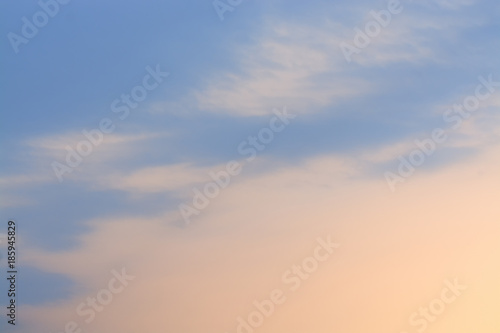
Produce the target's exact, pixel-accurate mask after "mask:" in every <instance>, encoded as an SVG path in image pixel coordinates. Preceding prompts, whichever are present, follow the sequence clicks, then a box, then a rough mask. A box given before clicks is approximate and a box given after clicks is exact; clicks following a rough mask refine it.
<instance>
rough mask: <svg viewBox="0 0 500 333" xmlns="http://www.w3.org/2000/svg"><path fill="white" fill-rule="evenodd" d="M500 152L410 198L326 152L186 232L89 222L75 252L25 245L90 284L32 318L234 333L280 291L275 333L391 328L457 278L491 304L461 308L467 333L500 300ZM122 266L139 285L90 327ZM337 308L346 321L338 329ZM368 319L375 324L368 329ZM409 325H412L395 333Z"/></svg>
mask: <svg viewBox="0 0 500 333" xmlns="http://www.w3.org/2000/svg"><path fill="white" fill-rule="evenodd" d="M499 153H500V147H499V146H498V145H496V146H494V147H493V146H491V147H489V148H488V149H487V150H485V151H483V152H482V153H481V154H480V155H478V156H475V157H474V158H473V159H468V160H467V161H463V162H462V163H459V164H456V165H453V166H449V167H446V168H442V169H440V170H437V171H435V172H433V173H428V174H422V175H419V176H415V177H418V178H419V181H418V182H411V183H408V184H405V189H404V191H401V192H400V193H398V195H393V194H392V193H391V192H390V191H389V190H388V189H387V187H386V185H385V183H384V181H383V180H382V179H380V180H377V179H362V178H358V177H353V175H354V176H355V175H356V174H357V172H356V171H355V170H353V169H352V166H351V165H349V164H348V163H345V162H344V161H343V160H342V159H339V158H338V157H332V156H323V157H320V158H316V159H313V160H309V161H307V162H306V163H304V164H302V165H299V166H294V167H283V168H281V169H280V170H274V171H271V172H266V173H264V174H260V175H256V176H255V177H249V178H247V179H244V180H243V181H241V182H238V183H236V184H234V185H232V186H230V187H228V189H227V190H226V191H225V192H224V194H221V196H220V197H218V198H217V200H216V202H214V203H213V204H212V206H211V209H210V211H209V212H206V214H203V215H202V216H200V220H199V222H198V223H196V224H194V225H192V226H191V227H190V228H187V229H176V228H171V227H169V222H170V221H172V220H173V219H174V218H175V216H174V214H171V213H170V212H164V213H159V214H158V215H157V217H149V218H141V217H137V218H131V217H119V216H117V217H116V218H106V219H95V220H92V221H89V226H90V227H91V232H89V233H88V234H85V235H82V236H80V237H78V238H77V241H76V242H75V247H74V248H73V249H71V250H67V251H61V252H49V251H44V250H40V249H34V248H30V249H25V255H24V257H25V260H26V264H30V265H35V266H37V267H39V268H40V269H43V270H46V271H50V272H56V273H60V274H64V275H67V276H69V277H71V278H72V279H73V280H74V281H75V282H76V283H77V285H78V286H79V288H77V289H75V291H74V293H73V294H72V295H70V296H68V298H67V299H61V300H58V301H57V302H52V303H48V304H43V305H40V306H29V307H24V308H23V313H25V318H26V319H25V320H27V321H29V322H30V325H32V326H33V327H35V326H36V327H37V328H38V329H45V330H47V331H51V330H52V331H57V330H62V329H63V327H64V324H65V323H66V322H67V321H69V320H75V321H77V322H78V323H81V325H82V327H84V328H85V331H86V332H90V333H94V332H103V331H116V332H118V331H119V332H124V333H132V332H137V331H139V330H142V331H148V332H157V331H164V330H169V331H182V332H186V333H194V332H199V331H204V332H209V333H212V332H213V333H216V332H233V331H236V318H237V317H238V316H243V317H245V316H247V315H248V314H249V313H250V312H251V311H253V310H254V307H253V305H252V303H253V302H254V300H259V301H261V300H263V299H264V298H266V297H268V295H269V292H270V291H271V290H272V289H275V288H281V289H283V290H284V291H286V295H287V301H286V303H285V304H284V305H283V306H281V307H279V308H278V309H277V310H276V314H274V315H273V316H272V317H270V318H269V319H268V320H267V319H266V321H265V324H264V325H263V326H262V327H261V328H260V330H261V331H262V332H264V333H267V332H294V333H295V332H300V331H302V330H303V328H304V325H305V327H314V328H315V330H316V331H318V332H322V331H325V332H327V331H329V330H330V329H331V328H332V326H333V327H334V328H336V329H340V328H344V330H346V331H348V330H349V329H350V328H352V330H351V331H366V330H370V331H373V332H380V333H382V332H387V331H388V327H389V328H393V325H394V326H396V327H397V326H398V324H401V325H407V323H406V322H405V320H406V319H407V318H408V316H409V315H410V313H411V312H412V311H416V310H417V309H418V307H419V306H422V305H423V304H424V303H422V302H424V301H426V300H428V299H429V300H430V299H432V298H434V297H435V295H434V293H435V290H436V286H438V287H439V286H440V284H441V283H442V281H443V280H444V279H446V278H450V277H451V278H453V277H454V276H456V275H458V276H459V277H460V279H461V280H462V281H467V284H468V285H473V286H474V288H479V289H478V290H481V296H474V295H470V296H468V298H467V300H464V302H463V303H461V304H459V303H457V305H456V307H455V306H454V309H453V313H452V314H449V316H447V317H446V318H447V319H444V318H443V320H444V322H443V325H445V326H444V327H443V328H442V329H439V328H437V329H438V331H439V332H446V331H447V329H448V328H447V325H450V324H452V323H453V324H455V328H456V327H462V326H461V325H458V324H456V323H460V322H461V321H462V318H463V316H462V315H461V314H463V313H467V311H469V309H470V308H473V307H476V306H479V305H480V304H484V302H485V301H486V302H490V303H491V302H495V300H496V299H498V297H499V296H500V295H498V292H497V291H494V292H493V291H492V290H497V289H495V288H494V286H496V283H497V281H496V280H494V279H490V280H488V281H489V282H486V280H485V279H484V276H485V275H484V274H485V272H486V271H487V270H488V269H489V270H490V271H489V273H490V274H498V270H496V271H495V270H491V262H492V260H493V259H495V260H498V253H500V252H499V251H498V250H499V249H498V242H497V238H498V234H499V233H500V230H499V229H498V223H497V222H498V216H499V214H500V213H499V212H498V209H495V208H493V207H496V206H495V200H496V196H495V195H494V193H496V191H497V189H498V186H500V179H499V178H498V176H497V175H498V172H497V170H496V169H497V166H498V163H499V156H500V154H499ZM479 171H480V173H478V172H479ZM464 188H467V191H463V189H464ZM470 193H474V195H472V196H471V195H470ZM326 234H332V235H333V236H334V237H335V239H338V240H339V241H340V243H341V244H342V246H341V249H340V250H339V252H338V253H336V254H335V256H336V257H335V258H333V259H332V261H331V262H327V263H324V264H323V265H324V266H322V267H320V269H319V270H318V271H317V272H316V273H314V274H313V275H312V276H311V277H310V278H308V279H307V280H304V282H303V287H301V288H303V289H300V290H299V291H297V292H296V293H293V292H291V291H289V285H286V284H284V283H283V281H282V279H281V276H282V273H283V272H284V271H285V270H286V269H287V268H289V267H290V266H291V265H293V264H297V263H300V262H301V260H302V259H303V258H305V257H306V256H307V255H309V252H310V251H311V247H312V246H313V245H314V240H315V239H316V237H318V236H323V235H326ZM471 235H474V237H472V238H471ZM123 266H124V267H126V270H127V272H128V273H129V274H131V275H134V276H136V279H135V280H134V281H133V282H132V283H131V284H130V286H129V287H127V289H126V290H125V291H124V292H123V293H121V294H119V295H117V296H116V299H115V300H114V301H113V302H112V303H111V304H109V305H108V306H106V308H105V310H104V311H102V312H100V313H98V314H97V317H96V320H95V321H93V322H92V323H90V324H88V325H87V324H84V323H82V322H83V318H82V317H78V316H77V315H76V314H75V308H76V306H77V305H78V304H79V303H80V302H82V301H85V300H86V298H87V297H88V296H94V297H95V294H96V293H97V292H98V291H99V290H100V289H102V288H103V287H105V286H106V284H107V281H108V280H109V278H110V271H111V270H112V269H120V268H121V267H123ZM394 267H397V268H398V269H394ZM487 267H490V268H487ZM423 270H425V271H426V272H427V274H424V275H423V274H421V272H422V271H423ZM486 276H488V275H486ZM367 281H370V283H368V282H367ZM485 283H486V285H485ZM374 285H376V286H377V288H373V286H374ZM478 292H479V291H478ZM305 304H307V306H304V305H305ZM381 307H382V308H383V309H384V311H379V309H380V308H381ZM373 312H375V314H374V313H373ZM331 313H334V314H338V313H342V315H341V316H340V315H335V317H334V320H333V321H332V319H331ZM360 316H361V317H363V318H365V319H366V320H364V321H362V322H360V321H358V320H355V318H359V317H360ZM449 320H451V323H449V322H447V321H449ZM396 329H400V330H403V329H405V327H397V328H393V329H392V330H391V331H394V330H396ZM457 332H458V333H465V332H467V330H466V329H461V330H459V331H457Z"/></svg>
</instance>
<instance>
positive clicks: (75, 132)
mask: <svg viewBox="0 0 500 333" xmlns="http://www.w3.org/2000/svg"><path fill="white" fill-rule="evenodd" d="M401 6H402V7H403V8H404V9H403V11H402V12H401V13H399V14H395V15H393V16H392V19H391V22H390V24H389V25H388V26H387V27H383V28H382V29H381V32H380V34H378V35H377V36H375V37H373V38H372V41H371V43H370V45H368V46H367V47H366V48H364V49H362V50H361V51H360V53H359V54H356V55H354V56H353V60H352V61H351V62H348V61H346V59H345V58H344V55H343V54H342V50H341V48H340V47H339V45H340V43H342V42H347V43H351V44H352V40H353V38H354V36H355V32H354V30H353V29H354V28H355V27H360V28H363V27H364V25H365V24H366V22H368V21H370V20H372V17H371V16H370V11H372V10H375V11H380V10H384V9H386V8H387V1H370V2H369V1H351V2H331V1H320V0H315V1H309V2H303V1H296V0H293V1H279V0H273V1H243V2H242V3H241V4H240V5H238V6H236V7H235V8H234V11H232V12H226V13H224V20H223V21H221V20H220V19H219V16H218V15H217V13H216V11H215V10H214V7H213V5H212V3H211V1H200V0H191V1H176V2H174V1H125V2H123V1H121V2H118V1H108V2H105V3H97V2H93V1H91V2H88V1H87V2H81V1H80V2H79V1H71V2H69V3H68V4H66V5H59V12H58V13H57V14H56V15H55V16H54V17H52V18H50V20H49V22H48V24H47V25H45V26H43V27H41V28H40V30H39V32H38V34H37V35H36V36H35V37H33V38H32V39H30V41H29V42H28V43H27V44H25V45H20V47H19V52H18V53H15V52H14V50H13V47H12V45H11V43H10V42H9V39H8V38H7V37H6V36H7V34H8V33H9V32H14V33H16V34H21V27H22V24H23V22H22V17H23V16H26V17H28V18H29V19H31V18H32V16H33V14H35V13H36V12H38V11H40V7H39V5H38V4H37V2H36V1H23V2H5V1H4V2H2V3H0V12H1V13H2V14H1V15H2V19H1V20H0V30H1V32H2V35H3V36H5V37H4V38H2V41H1V42H0V50H1V52H2V76H1V79H0V80H1V81H0V82H1V83H0V84H1V90H2V99H1V103H2V110H3V114H2V127H1V131H0V142H1V148H2V151H3V152H4V153H3V156H2V168H1V169H0V179H1V184H2V189H1V191H2V192H1V199H2V206H1V210H0V215H1V220H4V221H6V220H8V219H15V220H16V221H18V224H19V226H20V227H19V230H20V235H19V238H20V247H21V250H20V251H19V253H20V256H22V253H23V251H26V253H27V257H29V258H30V259H29V260H28V259H27V260H26V262H25V263H24V264H23V267H22V268H21V269H22V272H23V273H24V274H23V275H22V277H21V280H20V282H19V283H20V288H24V290H25V291H24V292H23V294H22V296H20V299H19V301H20V303H21V305H29V306H32V307H34V308H35V309H34V310H33V308H30V310H29V311H28V312H27V313H30V314H32V316H33V317H32V318H38V317H37V316H38V314H35V313H37V312H36V311H37V310H36V307H37V306H43V305H44V304H47V303H50V304H54V303H51V302H55V303H57V302H64V301H65V300H68V299H70V298H71V297H73V296H74V295H75V294H78V293H79V292H80V291H81V289H80V288H82V284H85V283H84V282H82V281H77V279H76V280H75V277H74V276H71V274H67V272H66V273H65V272H64V269H61V268H57V267H56V266H57V265H55V264H53V265H52V264H51V265H49V267H44V264H43V263H38V264H37V263H35V262H34V259H33V258H36V255H35V254H36V253H37V252H40V253H43V254H44V255H45V256H46V257H45V258H48V257H50V256H54V257H58V255H68V256H69V255H70V254H71V253H75V252H78V251H84V250H85V248H84V247H83V248H82V246H83V245H82V243H81V242H82V239H87V238H86V237H91V236H89V235H93V234H94V233H98V230H99V228H97V227H96V224H95V223H97V224H99V223H100V222H95V221H103V222H102V224H103V225H107V224H106V222H104V221H108V220H113V221H114V220H115V219H117V220H120V219H122V218H123V219H138V220H139V219H144V220H146V221H157V220H164V226H162V228H163V227H164V228H166V230H163V229H162V232H165V233H167V234H169V233H170V234H172V235H177V233H179V232H180V231H182V230H184V229H186V230H184V232H187V233H189V232H192V233H195V234H196V237H198V236H199V235H198V233H199V234H201V235H203V234H204V235H211V232H212V231H213V230H211V229H210V227H209V224H208V222H207V223H206V226H205V227H201V228H202V229H201V230H199V229H198V228H200V226H199V225H200V224H203V221H204V217H203V216H204V215H203V214H205V212H202V214H201V216H200V218H199V219H198V220H199V221H198V222H197V223H196V224H194V225H192V226H189V227H186V228H179V227H178V222H179V220H180V219H181V217H180V215H179V213H178V209H177V207H178V205H179V204H181V203H183V202H186V201H188V202H189V200H190V199H191V196H192V194H191V189H192V188H193V187H194V186H202V185H203V184H204V181H206V179H207V178H208V177H207V173H208V171H209V170H219V169H220V166H221V165H225V164H226V163H227V161H229V160H238V161H240V160H242V156H241V155H240V154H239V153H238V149H237V147H238V145H239V143H241V142H242V141H244V140H246V138H247V137H248V136H249V135H255V134H256V133H258V132H259V130H260V129H261V128H263V127H265V126H267V124H268V123H269V119H271V117H272V116H273V110H275V109H279V110H283V109H285V108H286V109H287V110H288V111H289V112H290V113H291V114H294V115H296V116H297V117H296V118H295V119H294V120H293V121H292V122H291V124H290V125H289V126H287V128H286V130H284V131H283V132H281V133H279V134H276V136H275V139H274V140H273V141H272V142H271V143H270V144H269V146H268V147H266V149H265V150H264V151H262V152H261V153H259V156H258V158H257V160H256V162H253V163H251V164H249V165H248V166H246V165H245V166H244V171H243V173H242V176H241V177H240V178H238V179H239V180H238V179H237V180H235V182H237V183H236V185H235V186H237V185H238V184H240V183H239V182H240V180H241V183H242V184H243V183H245V184H246V182H249V184H252V179H261V178H260V177H264V178H265V177H272V175H276V178H279V177H281V175H286V174H288V172H292V171H290V170H292V169H293V170H295V169H294V168H299V169H300V168H304V170H309V171H310V170H316V169H315V168H316V167H311V165H314V166H315V165H316V164H315V163H316V162H312V161H317V160H322V159H323V158H327V157H329V158H340V159H342V160H343V161H344V162H343V163H344V164H345V165H351V163H352V164H355V165H356V166H357V167H356V168H358V169H359V170H361V171H359V173H356V174H355V175H351V176H352V179H354V180H353V181H358V180H360V179H362V180H363V179H364V180H366V181H367V182H371V181H381V182H383V181H384V172H385V171H387V170H392V169H395V168H397V166H398V160H397V157H398V156H399V155H400V154H401V155H404V154H408V152H409V151H411V145H412V141H413V140H414V139H416V138H425V137H427V136H428V135H429V133H430V132H431V131H432V130H433V129H434V128H438V127H440V128H448V127H450V126H449V124H447V123H446V122H444V121H443V118H442V115H443V112H444V111H445V110H446V109H448V108H449V107H450V106H451V105H452V104H454V103H461V102H462V101H463V99H464V97H465V96H468V95H471V94H473V93H474V89H475V87H476V86H477V85H478V84H479V81H478V77H479V76H482V77H484V78H487V77H488V76H489V75H492V77H493V78H494V79H495V80H500V73H499V70H498V69H499V65H500V63H499V57H498V50H499V49H500V38H499V32H500V21H499V20H498V18H499V15H500V6H499V4H498V2H497V1H493V0H484V1H479V0H478V1H474V0H460V1H448V0H440V1H419V2H416V1H415V2H410V1H402V2H401ZM148 66H150V67H151V68H155V67H156V66H159V67H160V68H161V70H163V71H166V72H169V73H170V75H169V76H168V77H167V78H165V79H164V81H163V82H161V84H160V85H159V86H158V88H156V89H153V90H152V91H148V95H147V98H146V99H145V100H144V101H142V102H140V104H139V106H138V107H137V108H135V109H133V110H131V112H130V116H129V117H127V118H126V119H124V120H120V119H119V118H118V114H116V113H113V111H112V109H111V103H112V102H113V101H114V100H115V99H116V98H120V96H121V94H123V93H130V92H131V89H133V88H134V87H135V86H137V85H140V84H141V82H143V81H142V80H143V77H144V76H145V75H146V74H147V73H148V71H147V69H146V68H147V67H148ZM498 101H499V99H498V95H494V97H491V98H490V99H488V100H487V101H485V102H484V103H482V104H481V109H480V110H481V113H480V116H478V117H473V119H472V120H471V121H473V122H474V126H472V125H471V126H472V127H473V129H470V128H469V127H467V128H460V130H459V131H458V132H457V133H455V134H452V141H448V142H447V143H446V146H445V147H442V149H441V148H440V149H439V150H438V152H439V154H438V153H436V154H435V155H432V156H431V157H429V159H428V162H426V164H425V165H424V166H422V167H421V169H420V170H422V171H421V173H420V174H422V172H423V173H425V172H429V174H433V173H434V172H440V171H443V170H445V169H446V168H448V167H453V166H457V165H462V164H461V163H466V164H467V163H469V162H470V161H471V159H472V158H473V157H474V156H477V155H478V154H480V153H483V152H484V151H485V150H487V149H489V147H491V146H492V145H494V144H497V143H498V136H497V134H496V133H498V130H497V129H498V125H499V118H498V115H497V113H498V106H499V105H500V104H499V102H498ZM103 118H110V119H112V121H113V123H114V124H115V126H116V129H115V130H114V131H113V133H111V134H109V135H105V138H104V142H103V143H102V144H101V145H99V146H98V147H94V150H93V152H92V153H91V155H89V156H88V157H85V158H84V159H83V162H82V163H81V164H80V165H79V166H78V167H77V168H75V170H74V171H73V172H72V173H71V174H67V175H66V176H64V178H65V179H64V181H63V182H59V181H58V179H57V177H56V175H55V174H54V171H53V168H52V165H51V163H52V162H54V161H58V162H61V163H64V158H65V156H66V155H65V154H66V151H65V150H64V147H65V146H66V145H70V146H72V147H75V146H76V144H77V143H78V142H79V141H80V140H83V139H85V137H84V136H83V135H82V133H81V131H82V130H84V129H86V130H90V129H95V128H97V127H98V126H99V122H100V121H101V119H103ZM490 131H491V136H490V135H489V134H490ZM479 138H481V139H479ZM464 142H465V143H464ZM374 156H376V157H374ZM311 163H312V164H311ZM470 163H472V162H470ZM327 164H328V163H327ZM334 164H335V163H334ZM335 165H336V164H335ZM358 169H356V170H358ZM321 170H323V169H321ZM294 172H295V171H294ZM305 172H306V171H304V174H306V173H305ZM318 172H319V171H318ZM321 172H323V171H321ZM325 172H326V171H325ZM443 172H444V171H443ZM347 173H348V174H350V171H349V172H347ZM299 174H300V172H299ZM155 175H156V176H157V177H156V178H155ZM150 177H152V178H153V179H150ZM429 177H430V176H429ZM309 181H310V179H309V178H307V177H306V179H305V180H304V184H309ZM255 182H257V183H258V182H259V181H257V180H255ZM311 182H312V183H314V184H316V181H312V180H311ZM317 185H318V188H319V189H321V188H322V185H321V181H319V180H318V184H317ZM238 186H239V185H238ZM269 186H270V187H271V185H269ZM401 186H405V185H404V184H402V185H401ZM293 189H295V190H296V191H298V192H300V191H301V190H300V186H299V188H295V187H292V190H291V191H292V193H293V192H294V190H293ZM320 191H321V190H320ZM242 193H246V192H245V191H244V190H242ZM249 193H253V192H252V191H250V192H249ZM497 194H498V192H497ZM313 197H315V196H314V195H313ZM249 198H253V197H252V196H251V195H250V194H249ZM217 199H218V198H216V199H214V202H216V201H217ZM247 199H248V198H247ZM247 199H245V200H247ZM248 200H250V199H248ZM221 202H224V201H223V200H222V201H221ZM221 205H222V204H221ZM223 206H224V205H223ZM217 207H219V206H217ZM224 207H227V206H224ZM254 208H255V209H256V210H259V209H258V207H254ZM235 209H236V208H235ZM206 214H207V216H212V214H214V216H218V215H217V214H219V211H218V208H212V206H210V208H209V211H207V212H206ZM221 214H222V215H221V216H225V215H224V214H223V213H221ZM228 214H229V213H228ZM242 214H243V215H244V213H242ZM380 218H381V217H380ZM207 219H209V217H207ZM221 219H223V217H221ZM148 223H149V222H148ZM151 223H156V222H151ZM282 224H283V225H285V222H282ZM118 225H119V224H118ZM238 225H239V224H238ZM278 225H279V224H278ZM103 228H105V227H103ZM207 228H208V229H207ZM96 229H97V231H96ZM127 230H128V229H127ZM192 230H193V231H192ZM196 230H197V231H196ZM224 230H225V232H228V233H230V232H229V231H227V230H226V229H224ZM128 231H130V230H128ZM0 232H3V231H1V230H0ZM129 236H130V235H129V234H124V235H123V236H122V235H121V233H120V230H118V229H117V230H116V237H118V238H120V237H129ZM193 237H194V236H193ZM207 237H209V236H207ZM109 241H110V245H109V246H110V247H112V246H113V240H109ZM91 243H92V242H90V244H91ZM23 248H24V249H25V250H24V249H23ZM159 253H160V252H159ZM160 255H161V253H160V254H159V256H160ZM95 256H96V255H94V257H92V255H90V256H89V258H94V259H95V261H96V262H99V261H100V260H101V259H100V258H98V257H95ZM115 259H116V258H115ZM68 260H70V259H68ZM89 260H90V261H89V262H87V263H85V264H87V265H92V260H91V259H89ZM103 260H105V259H103ZM116 260H117V262H127V260H128V259H127V258H126V257H124V258H120V259H116ZM130 260H131V261H132V262H133V259H130ZM70 261H71V260H70ZM106 267H107V266H106ZM111 268H112V267H109V269H107V271H109V270H110V269H111ZM37 284H43V285H44V286H46V288H47V289H50V290H51V292H50V293H48V292H42V291H40V290H39V291H38V292H37V291H36V289H35V288H33V286H34V285H37ZM92 287H93V286H88V285H87V286H85V287H84V288H83V289H85V288H88V289H90V290H92ZM2 297H4V296H3V293H2ZM0 300H3V298H0ZM57 304H59V303H57ZM31 311H33V312H31ZM32 318H31V317H30V320H27V322H29V323H27V324H25V325H26V326H24V328H23V326H22V325H21V326H20V327H19V332H28V331H29V329H30V327H31V326H29V325H33V322H32V321H31V319H32ZM61 318H62V317H61ZM33 320H34V319H33ZM60 320H61V321H63V322H64V319H60ZM30 321H31V322H30ZM3 324H4V323H3V322H2V325H3ZM43 325H45V326H43V327H44V328H46V329H57V328H55V326H57V325H55V324H54V322H45V323H43ZM96 325H100V324H96ZM99 327H100V326H96V328H95V329H96V330H98V329H99ZM102 327H108V328H109V327H112V326H102ZM180 327H182V326H178V327H176V328H178V329H179V328H180ZM184 332H190V330H189V329H186V330H185V331H184Z"/></svg>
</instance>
